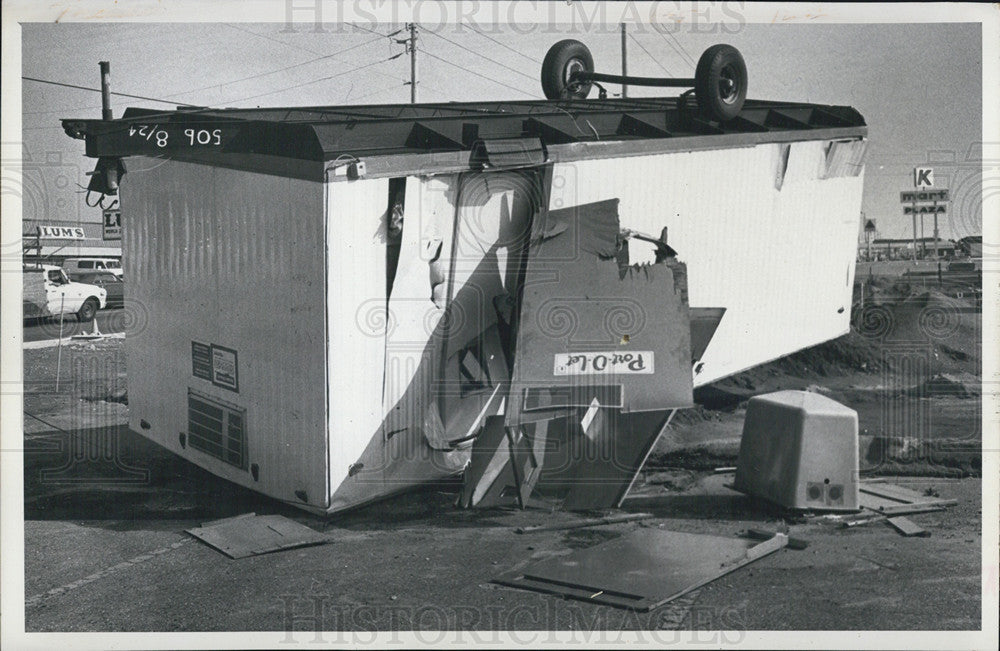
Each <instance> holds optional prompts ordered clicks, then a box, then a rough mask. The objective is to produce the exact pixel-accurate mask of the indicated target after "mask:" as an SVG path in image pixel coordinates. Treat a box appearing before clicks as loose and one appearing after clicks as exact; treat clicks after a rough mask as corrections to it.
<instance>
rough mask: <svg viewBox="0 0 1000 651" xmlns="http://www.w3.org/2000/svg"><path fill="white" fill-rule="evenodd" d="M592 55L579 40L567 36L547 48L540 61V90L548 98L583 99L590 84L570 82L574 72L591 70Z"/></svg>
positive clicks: (592, 67) (592, 64) (592, 65)
mask: <svg viewBox="0 0 1000 651" xmlns="http://www.w3.org/2000/svg"><path fill="white" fill-rule="evenodd" d="M593 70H594V57H592V56H591V55H590V49H589V48H588V47H587V46H586V45H584V44H583V43H581V42H580V41H577V40H574V39H571V38H568V39H565V40H563V41H559V42H558V43H556V44H555V45H553V46H552V47H550V48H549V51H548V52H547V53H546V54H545V60H544V61H542V92H544V93H545V97H547V98H548V99H585V98H586V97H587V95H588V94H589V93H590V87H591V84H589V83H586V84H581V83H574V84H571V83H570V77H572V75H573V73H574V72H577V71H579V72H593Z"/></svg>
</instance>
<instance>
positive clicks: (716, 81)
mask: <svg viewBox="0 0 1000 651" xmlns="http://www.w3.org/2000/svg"><path fill="white" fill-rule="evenodd" d="M694 94H695V97H696V98H697V100H698V108H700V109H701V110H702V112H704V113H706V114H708V115H709V116H710V117H712V118H713V119H715V120H718V121H719V122H726V121H727V120H732V119H733V118H734V117H736V116H737V115H739V113H740V109H742V108H743V102H744V101H745V100H746V98H747V65H746V63H745V62H744V61H743V56H742V55H741V54H740V51H739V50H737V49H736V48H734V47H733V46H732V45H722V44H720V45H713V46H712V47H710V48H708V49H707V50H705V52H704V53H703V54H702V55H701V58H700V59H698V67H697V68H696V69H695V73H694Z"/></svg>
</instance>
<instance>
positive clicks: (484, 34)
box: [459, 23, 542, 65]
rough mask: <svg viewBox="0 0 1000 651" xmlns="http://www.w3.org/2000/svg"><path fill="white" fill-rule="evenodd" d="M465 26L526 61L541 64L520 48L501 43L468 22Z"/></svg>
mask: <svg viewBox="0 0 1000 651" xmlns="http://www.w3.org/2000/svg"><path fill="white" fill-rule="evenodd" d="M461 24H462V23H459V25H461ZM465 26H466V27H468V28H469V29H471V30H472V31H474V32H475V33H476V34H479V35H480V36H482V37H483V38H487V39H489V40H491V41H493V42H494V43H496V44H497V45H499V46H500V47H502V48H507V49H508V50H510V51H511V52H513V53H514V54H519V55H521V56H523V57H524V58H525V59H527V60H528V61H534V62H535V63H537V64H538V65H542V62H541V61H539V60H538V59H536V58H535V57H530V56H528V55H527V54H525V53H524V52H521V51H520V50H516V49H514V48H512V47H511V46H509V45H507V44H506V43H501V42H500V41H498V40H496V39H495V38H493V37H492V36H490V35H488V34H486V33H485V32H481V31H479V30H478V29H476V28H475V26H473V25H471V24H469V23H465Z"/></svg>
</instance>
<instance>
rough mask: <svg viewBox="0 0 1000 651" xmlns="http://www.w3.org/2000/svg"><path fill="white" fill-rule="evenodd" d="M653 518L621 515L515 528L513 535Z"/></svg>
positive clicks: (632, 514) (633, 514) (646, 515)
mask: <svg viewBox="0 0 1000 651" xmlns="http://www.w3.org/2000/svg"><path fill="white" fill-rule="evenodd" d="M651 517H653V514H652V513H623V514H621V515H609V516H607V517H604V518H589V519H587V520H580V521H578V522H569V523H566V524H544V525H538V526H534V527H516V528H515V529H514V533H537V532H539V531H560V530H563V529H582V528H584V527H596V526H600V525H603V524H618V523H619V522H634V521H636V520H646V519H648V518H651Z"/></svg>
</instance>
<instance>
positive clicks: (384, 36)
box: [346, 23, 403, 39]
mask: <svg viewBox="0 0 1000 651" xmlns="http://www.w3.org/2000/svg"><path fill="white" fill-rule="evenodd" d="M346 24H347V25H350V26H351V27H353V28H355V29H360V30H364V31H366V32H368V33H370V34H378V35H379V36H381V37H383V38H390V39H391V38H392V37H393V36H395V35H396V34H399V33H400V32H401V31H403V30H401V29H397V30H396V31H394V32H392V33H390V34H383V33H382V32H379V31H377V30H374V29H370V28H368V27H362V26H361V25H358V24H357V23H346Z"/></svg>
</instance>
